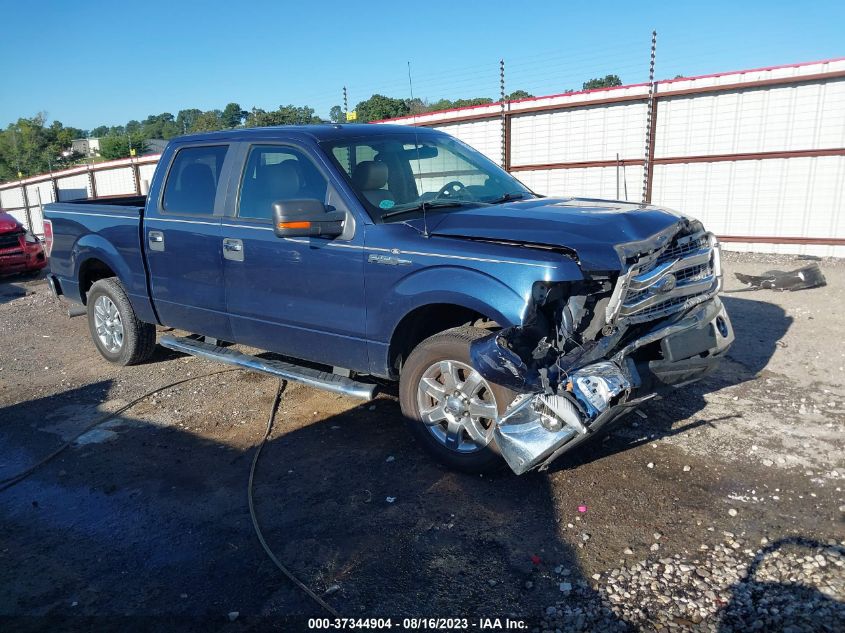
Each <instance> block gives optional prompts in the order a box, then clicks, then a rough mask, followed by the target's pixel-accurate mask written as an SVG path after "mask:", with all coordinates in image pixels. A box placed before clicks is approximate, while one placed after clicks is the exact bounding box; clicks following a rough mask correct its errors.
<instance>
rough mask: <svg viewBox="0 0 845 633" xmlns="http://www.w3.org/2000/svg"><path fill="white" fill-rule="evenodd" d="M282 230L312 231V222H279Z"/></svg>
mask: <svg viewBox="0 0 845 633" xmlns="http://www.w3.org/2000/svg"><path fill="white" fill-rule="evenodd" d="M277 226H278V227H279V228H280V229H310V228H311V223H310V222H279V224H278V225H277Z"/></svg>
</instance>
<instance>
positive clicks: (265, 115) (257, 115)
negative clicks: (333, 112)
mask: <svg viewBox="0 0 845 633" xmlns="http://www.w3.org/2000/svg"><path fill="white" fill-rule="evenodd" d="M308 123H320V117H318V116H315V115H314V108H309V107H308V106H294V105H286V106H279V109H278V110H272V111H270V112H267V111H266V110H262V109H261V108H253V109H252V112H250V113H249V114H248V115H247V117H246V123H245V125H246V126H247V127H267V126H272V125H305V124H308Z"/></svg>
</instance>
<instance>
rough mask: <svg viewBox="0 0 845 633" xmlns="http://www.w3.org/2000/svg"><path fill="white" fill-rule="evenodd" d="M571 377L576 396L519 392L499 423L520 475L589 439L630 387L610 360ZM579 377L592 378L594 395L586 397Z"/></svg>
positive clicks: (502, 443) (501, 443)
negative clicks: (600, 419)
mask: <svg viewBox="0 0 845 633" xmlns="http://www.w3.org/2000/svg"><path fill="white" fill-rule="evenodd" d="M572 378H573V383H574V385H575V386H574V388H573V395H574V396H575V397H572V396H570V395H569V392H564V393H562V394H558V395H546V394H520V395H519V396H517V397H516V399H515V400H514V401H513V402H512V403H511V404H510V406H509V407H508V409H507V411H505V413H504V415H502V416H501V417H500V418H499V419H498V420H497V421H496V426H495V428H494V429H493V434H494V436H495V438H496V444H497V446H498V447H499V450H500V451H501V452H502V456H503V457H504V458H505V461H506V462H507V463H508V466H510V467H511V469H512V470H513V471H514V472H515V473H516V474H517V475H521V474H522V473H524V472H527V471H529V470H531V469H532V468H535V467H537V466H539V465H540V464H541V463H542V462H543V461H544V460H546V459H547V458H548V457H549V456H550V455H553V454H560V452H562V449H563V447H564V446H567V445H568V444H570V442H572V440H574V439H575V438H577V437H581V438H583V437H586V436H587V435H588V434H589V431H590V430H592V427H593V426H595V425H596V424H598V419H599V418H600V417H601V414H602V413H604V412H608V413H609V412H610V411H611V410H615V409H616V408H617V407H616V406H614V405H613V404H611V402H612V400H613V399H614V398H616V396H619V395H620V394H622V393H623V392H625V391H629V390H630V389H631V383H630V382H629V381H628V379H627V378H626V377H625V375H624V374H623V373H622V371H621V369H620V368H619V367H618V366H617V365H615V364H614V363H611V362H609V361H602V362H599V363H594V364H593V365H588V366H586V367H582V368H581V369H579V370H578V371H577V372H574V373H573V374H572ZM579 378H584V379H588V380H587V382H588V383H589V385H592V386H593V389H594V391H591V392H590V393H589V394H586V393H583V392H582V389H581V387H580V386H579V384H578V382H577V379H579ZM599 391H601V393H599ZM576 398H577V402H576ZM579 404H580V405H583V407H582V406H579ZM572 443H573V444H575V443H576V442H572Z"/></svg>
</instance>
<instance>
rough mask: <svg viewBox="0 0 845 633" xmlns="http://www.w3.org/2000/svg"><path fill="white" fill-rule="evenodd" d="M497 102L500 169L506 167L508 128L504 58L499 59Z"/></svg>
mask: <svg viewBox="0 0 845 633" xmlns="http://www.w3.org/2000/svg"><path fill="white" fill-rule="evenodd" d="M499 103H500V104H501V106H502V169H507V168H508V130H507V121H506V119H507V115H506V114H505V60H504V59H500V60H499Z"/></svg>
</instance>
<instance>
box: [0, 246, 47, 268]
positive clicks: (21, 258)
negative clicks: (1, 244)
mask: <svg viewBox="0 0 845 633" xmlns="http://www.w3.org/2000/svg"><path fill="white" fill-rule="evenodd" d="M46 265H47V257H46V255H45V254H44V247H43V246H42V245H41V244H40V243H39V244H30V243H29V242H27V243H26V244H25V246H24V247H23V248H9V249H2V250H0V275H11V274H14V273H23V272H30V271H36V270H41V269H42V268H44V267H45V266H46Z"/></svg>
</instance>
